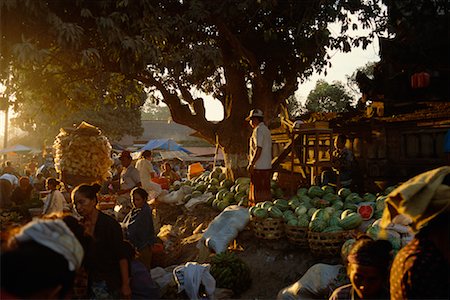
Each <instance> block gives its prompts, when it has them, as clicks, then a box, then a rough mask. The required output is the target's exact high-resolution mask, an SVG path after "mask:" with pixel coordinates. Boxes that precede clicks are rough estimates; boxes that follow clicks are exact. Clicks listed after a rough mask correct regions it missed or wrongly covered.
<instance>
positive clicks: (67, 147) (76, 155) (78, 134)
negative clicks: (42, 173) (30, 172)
mask: <svg viewBox="0 0 450 300" xmlns="http://www.w3.org/2000/svg"><path fill="white" fill-rule="evenodd" d="M53 149H54V150H55V169H56V171H57V172H58V173H59V174H61V178H62V180H63V181H64V182H65V183H68V184H71V185H76V184H80V183H83V182H85V183H92V182H95V181H102V180H105V179H107V178H108V176H110V167H111V166H112V164H113V160H112V159H111V149H112V148H111V144H110V143H109V141H108V138H107V137H105V136H104V135H102V133H101V131H100V130H99V129H98V128H97V127H94V126H92V125H90V124H88V123H86V122H82V123H81V124H80V125H79V126H78V127H77V128H76V129H63V128H61V129H60V132H59V134H58V135H57V136H56V138H55V141H54V143H53Z"/></svg>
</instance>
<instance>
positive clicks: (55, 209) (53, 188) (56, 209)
mask: <svg viewBox="0 0 450 300" xmlns="http://www.w3.org/2000/svg"><path fill="white" fill-rule="evenodd" d="M58 185H59V181H58V180H56V179H55V178H53V177H50V178H47V180H46V182H45V186H46V188H47V190H48V191H50V193H49V194H48V195H47V197H46V198H45V201H44V209H43V210H42V214H43V215H49V214H52V213H62V212H63V211H64V209H65V208H67V202H66V199H65V198H64V195H63V194H62V193H61V192H60V191H59V190H58Z"/></svg>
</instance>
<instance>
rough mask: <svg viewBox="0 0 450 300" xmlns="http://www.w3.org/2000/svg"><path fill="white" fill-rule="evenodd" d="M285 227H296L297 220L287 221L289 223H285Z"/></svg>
mask: <svg viewBox="0 0 450 300" xmlns="http://www.w3.org/2000/svg"><path fill="white" fill-rule="evenodd" d="M286 225H288V226H298V221H297V219H289V221H287V222H286Z"/></svg>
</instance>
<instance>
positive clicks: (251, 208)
mask: <svg viewBox="0 0 450 300" xmlns="http://www.w3.org/2000/svg"><path fill="white" fill-rule="evenodd" d="M256 208H257V207H256V206H251V207H249V208H248V213H249V214H250V215H251V216H253V212H254V211H255V209H256Z"/></svg>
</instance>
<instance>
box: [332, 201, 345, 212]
mask: <svg viewBox="0 0 450 300" xmlns="http://www.w3.org/2000/svg"><path fill="white" fill-rule="evenodd" d="M331 207H333V208H334V209H336V210H340V209H342V208H343V207H344V203H343V202H342V201H336V202H334V203H333V205H331Z"/></svg>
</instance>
